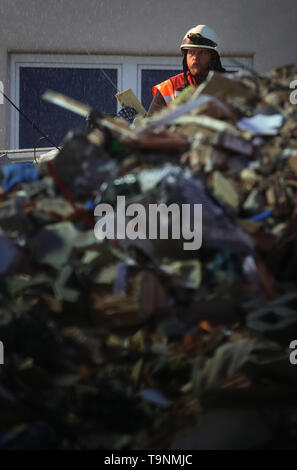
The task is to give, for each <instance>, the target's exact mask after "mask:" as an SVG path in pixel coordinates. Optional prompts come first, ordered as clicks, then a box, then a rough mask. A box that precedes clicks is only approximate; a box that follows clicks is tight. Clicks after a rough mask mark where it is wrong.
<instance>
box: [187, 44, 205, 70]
mask: <svg viewBox="0 0 297 470" xmlns="http://www.w3.org/2000/svg"><path fill="white" fill-rule="evenodd" d="M210 63H211V51H210V50H209V49H205V48H203V47H195V48H193V49H188V51H187V64H188V69H189V70H190V72H191V74H192V75H198V74H201V73H202V74H203V73H206V72H208V70H209V68H210Z"/></svg>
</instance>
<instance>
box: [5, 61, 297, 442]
mask: <svg viewBox="0 0 297 470" xmlns="http://www.w3.org/2000/svg"><path fill="white" fill-rule="evenodd" d="M296 78H297V69H296V67H294V66H288V67H282V68H279V69H276V70H274V71H272V72H271V73H269V74H266V75H264V76H258V75H257V74H255V73H251V72H246V71H245V72H240V73H238V74H235V75H234V76H232V77H229V76H221V75H219V74H210V75H209V78H208V80H207V81H206V83H204V84H203V86H202V87H199V88H198V89H195V88H188V89H187V90H185V92H184V93H183V94H182V95H181V96H180V97H179V98H178V99H177V100H176V102H174V104H173V105H172V106H171V107H170V108H168V109H166V110H165V111H163V112H161V113H160V114H158V115H154V116H153V117H151V118H143V117H142V116H139V117H137V118H136V120H135V124H134V125H133V126H129V125H128V123H127V122H126V121H124V120H122V119H120V118H108V117H104V118H103V117H102V116H101V115H100V114H98V115H95V116H94V115H93V121H92V122H91V123H90V122H89V131H88V132H86V133H85V134H83V133H78V132H75V131H72V132H70V133H69V135H68V136H67V137H66V138H65V141H64V142H63V144H62V145H61V150H60V152H58V151H57V152H54V154H53V156H52V158H53V159H52V158H49V156H48V154H47V156H46V158H45V159H44V161H42V157H40V156H39V157H38V163H37V164H35V166H33V164H32V163H26V164H25V166H26V165H29V166H30V165H31V166H32V167H33V168H35V169H37V172H38V177H37V178H36V175H33V176H32V178H31V180H30V181H28V178H29V177H28V172H27V170H26V178H27V179H26V180H25V181H24V182H22V181H21V174H19V173H18V174H17V176H16V175H12V172H13V170H10V171H9V173H7V170H2V175H1V180H2V183H1V187H2V191H1V194H0V249H1V252H2V253H3V255H2V256H1V260H0V283H1V294H0V295H1V304H0V340H1V341H2V343H3V345H4V351H5V362H4V365H3V366H1V367H0V411H1V417H2V419H1V423H0V448H1V449H116V450H124V449H132V450H137V449H149V450H151V449H160V450H165V449H202V448H204V449H221V448H222V449H237V448H240V449H258V448H269V449H272V448H292V449H293V448H294V449H296V435H297V398H296V397H297V393H296V392H297V374H296V370H297V369H295V368H294V365H293V364H292V363H291V362H290V357H291V354H292V350H291V349H290V343H291V342H292V341H293V340H295V339H297V293H296V290H297V289H296V281H297V231H296V228H297V107H296V105H294V104H291V103H290V94H291V93H292V90H291V89H290V82H291V81H293V80H294V79H296ZM218 90H219V91H218ZM106 122H109V123H110V124H106ZM47 150H48V149H47ZM8 157H9V156H8ZM36 161H37V160H36ZM17 165H19V163H16V164H14V163H10V164H9V167H10V168H14V167H15V168H16V167H17ZM21 165H24V163H22V164H21ZM19 171H21V170H19ZM12 178H15V180H14V179H12ZM11 181H15V184H14V183H13V184H12V183H11ZM8 183H9V185H8ZM119 196H125V201H126V204H127V205H128V204H131V203H141V204H142V205H143V206H144V207H146V208H148V207H149V204H162V203H165V204H167V205H169V204H177V205H178V206H179V207H181V205H182V204H190V205H191V206H193V205H194V204H202V211H203V212H202V227H201V230H202V233H201V235H202V245H201V248H200V249H198V250H194V251H193V250H184V248H183V243H184V242H185V239H183V238H181V239H180V240H178V239H172V238H170V237H169V239H168V240H161V239H153V240H150V239H135V240H128V239H120V238H118V239H115V240H104V241H102V242H99V241H98V240H97V239H96V237H95V235H94V225H95V223H96V222H97V221H98V220H99V219H98V218H97V217H94V209H95V207H96V206H97V205H98V204H99V203H105V204H110V205H111V206H112V207H114V208H115V207H116V203H117V198H118V197H119ZM192 215H193V214H192ZM127 223H128V221H127Z"/></svg>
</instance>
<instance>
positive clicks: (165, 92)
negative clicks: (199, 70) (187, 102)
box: [153, 71, 198, 106]
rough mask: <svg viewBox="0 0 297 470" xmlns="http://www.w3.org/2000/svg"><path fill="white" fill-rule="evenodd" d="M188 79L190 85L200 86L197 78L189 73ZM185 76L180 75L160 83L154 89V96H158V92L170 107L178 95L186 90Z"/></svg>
mask: <svg viewBox="0 0 297 470" xmlns="http://www.w3.org/2000/svg"><path fill="white" fill-rule="evenodd" d="M187 78H188V82H189V84H190V85H194V86H198V84H197V82H196V80H195V78H194V77H193V76H192V75H191V74H190V72H189V71H188V72H187ZM184 88H185V84H184V74H183V73H180V74H178V75H175V76H174V77H171V78H169V79H168V80H165V82H162V83H159V85H155V86H154V87H153V96H155V95H156V93H157V91H159V92H160V93H161V95H162V96H163V98H164V100H165V103H166V105H167V106H170V105H171V103H172V101H173V100H175V98H177V97H178V95H179V94H180V93H181V92H182V91H183V90H184Z"/></svg>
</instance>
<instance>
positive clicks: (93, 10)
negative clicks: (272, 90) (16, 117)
mask: <svg viewBox="0 0 297 470" xmlns="http://www.w3.org/2000/svg"><path fill="white" fill-rule="evenodd" d="M296 17H297V3H296V1H295V0H282V1H280V0H195V1H194V0H184V1H183V2H181V1H180V0H179V1H177V0H171V1H170V2H169V1H165V0H162V1H160V0H158V1H157V0H143V1H142V2H139V1H137V0H125V1H124V2H123V1H122V0H84V1H83V2H82V1H81V0H68V1H66V0H0V26H1V28H0V80H1V81H2V82H3V85H4V89H5V91H6V92H7V91H8V90H9V89H10V88H9V87H10V79H11V76H10V57H11V54H13V53H31V54H32V53H47V54H57V53H59V54H62V53H63V54H98V55H105V54H106V55H113V54H115V55H140V56H149V55H151V56H160V55H163V56H178V54H179V44H180V42H181V39H182V36H183V34H184V33H185V32H186V31H187V30H188V29H190V28H191V27H193V26H195V25H196V24H199V23H202V24H208V25H209V26H211V27H212V28H213V29H214V30H215V31H216V32H217V33H218V35H219V36H220V37H221V47H220V52H221V53H222V54H223V55H234V56H245V55H247V56H252V57H253V67H254V68H255V70H257V71H259V72H265V71H269V70H270V69H271V68H273V67H276V66H280V65H284V64H288V63H293V62H295V61H296V51H295V47H296V44H297V29H296V26H295V21H296ZM7 94H9V93H8V92H7ZM0 102H1V103H2V101H0ZM9 113H10V105H8V104H7V103H3V104H1V105H0V148H5V147H6V148H7V147H8V145H9V144H8V136H9Z"/></svg>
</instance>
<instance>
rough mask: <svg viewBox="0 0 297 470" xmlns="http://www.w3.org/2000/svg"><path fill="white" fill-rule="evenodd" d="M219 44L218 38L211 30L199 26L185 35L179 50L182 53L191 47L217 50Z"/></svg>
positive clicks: (201, 25)
mask: <svg viewBox="0 0 297 470" xmlns="http://www.w3.org/2000/svg"><path fill="white" fill-rule="evenodd" d="M219 43H220V38H219V37H218V35H217V34H216V33H215V32H214V30H213V29H211V28H209V27H208V26H206V25H205V24H199V25H197V26H195V27H194V28H192V29H190V30H189V31H188V32H187V33H186V34H185V37H184V38H183V41H182V43H181V46H180V48H181V51H182V52H183V51H184V50H186V49H192V48H193V47H202V48H204V49H213V50H217V48H218V46H219Z"/></svg>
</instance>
